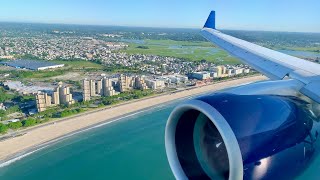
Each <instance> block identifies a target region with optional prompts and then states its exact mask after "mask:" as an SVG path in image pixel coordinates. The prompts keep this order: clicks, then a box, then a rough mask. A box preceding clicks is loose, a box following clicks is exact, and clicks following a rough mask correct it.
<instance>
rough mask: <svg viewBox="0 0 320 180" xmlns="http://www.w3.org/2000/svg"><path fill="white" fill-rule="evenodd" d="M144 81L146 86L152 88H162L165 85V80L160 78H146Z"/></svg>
mask: <svg viewBox="0 0 320 180" xmlns="http://www.w3.org/2000/svg"><path fill="white" fill-rule="evenodd" d="M145 83H146V85H147V86H148V88H150V89H152V90H157V89H162V88H164V87H166V86H165V81H164V80H160V79H155V80H150V79H146V80H145Z"/></svg>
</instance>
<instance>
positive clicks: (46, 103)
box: [36, 91, 51, 112]
mask: <svg viewBox="0 0 320 180" xmlns="http://www.w3.org/2000/svg"><path fill="white" fill-rule="evenodd" d="M36 104H37V109H38V112H42V111H45V110H46V109H47V107H50V106H51V96H49V95H48V94H47V93H44V92H40V91H39V92H38V93H37V95H36Z"/></svg>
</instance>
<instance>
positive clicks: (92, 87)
mask: <svg viewBox="0 0 320 180" xmlns="http://www.w3.org/2000/svg"><path fill="white" fill-rule="evenodd" d="M90 96H91V97H92V96H96V81H95V80H92V79H91V80H90Z"/></svg>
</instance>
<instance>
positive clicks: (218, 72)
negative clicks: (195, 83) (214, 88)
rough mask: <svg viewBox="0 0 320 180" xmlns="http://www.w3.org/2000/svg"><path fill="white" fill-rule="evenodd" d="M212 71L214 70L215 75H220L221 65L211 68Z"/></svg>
mask: <svg viewBox="0 0 320 180" xmlns="http://www.w3.org/2000/svg"><path fill="white" fill-rule="evenodd" d="M213 71H215V72H216V73H217V77H221V76H222V67H221V66H217V67H216V68H214V69H213Z"/></svg>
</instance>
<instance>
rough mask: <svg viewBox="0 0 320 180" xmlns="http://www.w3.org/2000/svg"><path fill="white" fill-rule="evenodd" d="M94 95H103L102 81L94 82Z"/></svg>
mask: <svg viewBox="0 0 320 180" xmlns="http://www.w3.org/2000/svg"><path fill="white" fill-rule="evenodd" d="M96 94H98V95H103V89H102V79H100V80H97V81H96Z"/></svg>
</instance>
